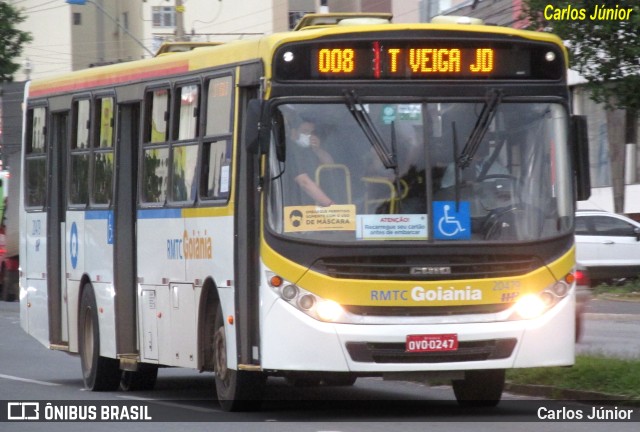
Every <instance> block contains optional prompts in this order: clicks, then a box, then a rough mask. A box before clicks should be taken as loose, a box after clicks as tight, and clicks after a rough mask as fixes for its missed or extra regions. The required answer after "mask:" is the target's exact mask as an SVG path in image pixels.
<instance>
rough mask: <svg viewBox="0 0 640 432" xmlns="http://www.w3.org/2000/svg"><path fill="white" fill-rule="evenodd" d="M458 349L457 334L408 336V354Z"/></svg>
mask: <svg viewBox="0 0 640 432" xmlns="http://www.w3.org/2000/svg"><path fill="white" fill-rule="evenodd" d="M457 349H458V335H457V334H428V335H408V336H407V342H406V352H438V351H455V350H457Z"/></svg>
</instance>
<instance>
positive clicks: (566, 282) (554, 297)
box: [511, 273, 574, 319]
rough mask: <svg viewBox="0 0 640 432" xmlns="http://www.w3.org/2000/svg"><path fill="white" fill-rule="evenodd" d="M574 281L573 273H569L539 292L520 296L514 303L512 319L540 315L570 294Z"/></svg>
mask: <svg viewBox="0 0 640 432" xmlns="http://www.w3.org/2000/svg"><path fill="white" fill-rule="evenodd" d="M573 281H574V277H573V274H571V273H569V274H568V275H567V276H565V277H564V278H563V279H561V280H559V281H557V282H555V283H553V284H552V285H550V286H548V287H547V288H545V289H544V290H542V291H540V292H538V293H532V294H526V295H524V296H522V297H520V298H518V300H516V302H515V304H514V305H513V312H514V313H513V315H512V316H511V319H533V318H537V317H539V316H540V315H542V314H543V313H545V312H546V311H548V310H549V309H551V308H552V307H554V306H555V305H556V304H558V302H560V300H562V299H563V298H565V297H567V296H568V295H569V292H570V291H571V286H572V285H573Z"/></svg>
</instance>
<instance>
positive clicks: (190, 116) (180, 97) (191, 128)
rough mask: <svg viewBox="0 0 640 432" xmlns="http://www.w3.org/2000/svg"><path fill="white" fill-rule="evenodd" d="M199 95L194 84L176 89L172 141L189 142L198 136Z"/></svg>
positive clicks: (197, 88)
mask: <svg viewBox="0 0 640 432" xmlns="http://www.w3.org/2000/svg"><path fill="white" fill-rule="evenodd" d="M199 95H200V86H198V85H195V84H190V85H185V86H182V87H178V88H177V89H176V102H175V103H176V106H175V108H174V118H175V122H176V124H175V125H174V126H175V127H174V128H173V139H174V140H178V141H182V140H190V139H195V138H196V137H197V136H198V123H199V121H198V118H199V112H198V99H199Z"/></svg>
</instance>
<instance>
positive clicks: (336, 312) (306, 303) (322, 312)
mask: <svg viewBox="0 0 640 432" xmlns="http://www.w3.org/2000/svg"><path fill="white" fill-rule="evenodd" d="M267 281H268V283H269V286H270V287H271V289H273V291H274V292H276V293H277V294H278V296H280V298H281V299H282V300H284V301H286V302H287V303H289V304H290V305H291V306H293V307H295V308H296V309H298V310H299V311H301V312H304V313H305V314H307V315H309V316H310V317H312V318H315V319H317V320H320V321H325V322H336V321H339V320H341V318H343V317H344V309H343V308H342V306H340V305H339V304H338V303H337V302H335V301H333V300H328V299H323V298H322V297H320V296H318V295H316V294H313V293H311V292H309V291H307V290H304V289H302V288H300V287H299V286H297V285H295V284H293V283H291V282H287V281H285V280H284V279H283V278H281V277H280V276H276V275H274V274H272V273H270V272H269V273H268V274H267Z"/></svg>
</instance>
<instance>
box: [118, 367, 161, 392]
mask: <svg viewBox="0 0 640 432" xmlns="http://www.w3.org/2000/svg"><path fill="white" fill-rule="evenodd" d="M157 378H158V365H155V364H149V363H139V364H138V370H137V371H122V377H121V378H120V390H122V391H127V392H128V391H143V390H153V388H154V387H155V386H156V380H157Z"/></svg>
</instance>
